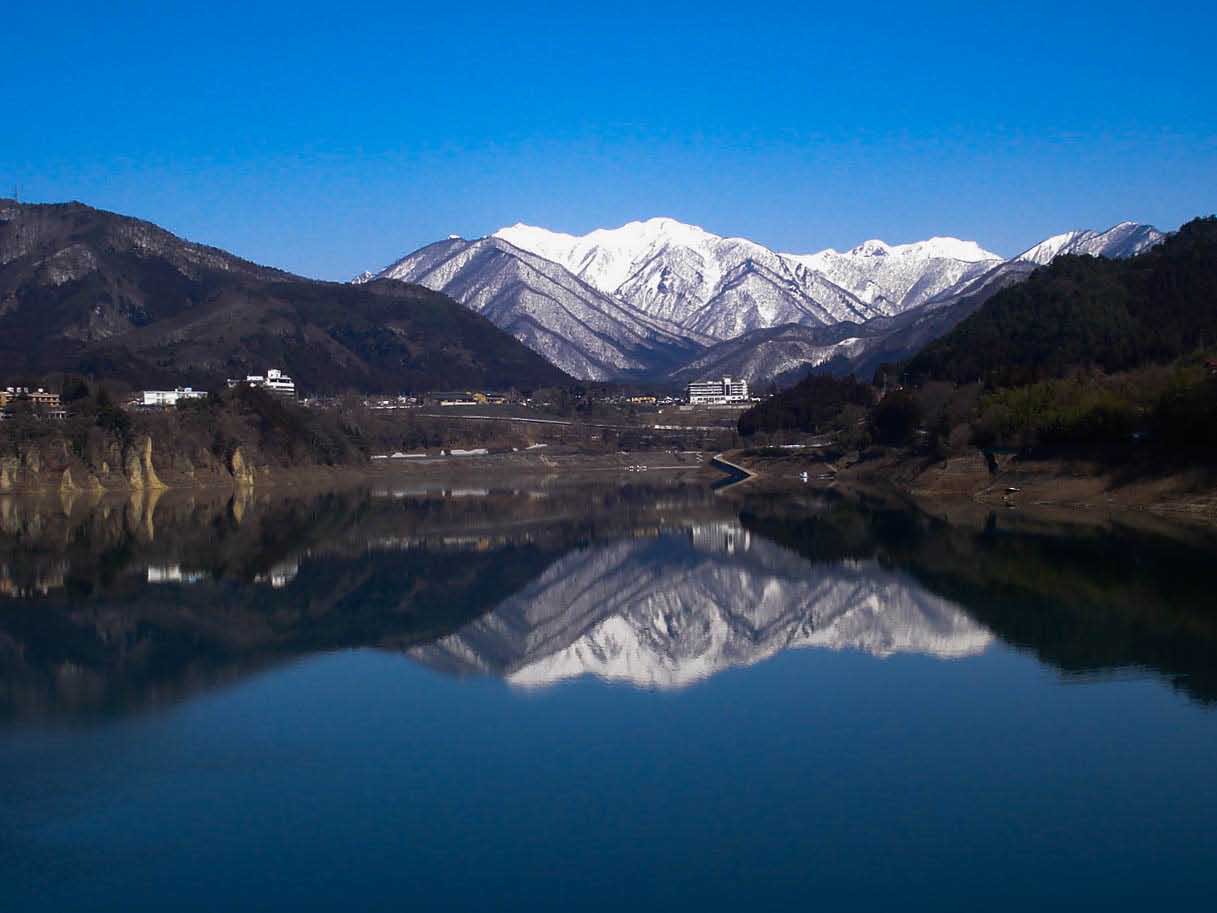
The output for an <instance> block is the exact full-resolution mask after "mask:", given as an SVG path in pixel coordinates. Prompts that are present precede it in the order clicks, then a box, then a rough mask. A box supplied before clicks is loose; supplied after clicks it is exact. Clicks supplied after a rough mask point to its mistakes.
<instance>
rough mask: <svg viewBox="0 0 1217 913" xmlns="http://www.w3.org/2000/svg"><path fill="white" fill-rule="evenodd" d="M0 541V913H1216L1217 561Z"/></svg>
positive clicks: (198, 508) (616, 508) (424, 538)
mask: <svg viewBox="0 0 1217 913" xmlns="http://www.w3.org/2000/svg"><path fill="white" fill-rule="evenodd" d="M0 520H3V530H4V532H3V534H2V535H0V570H2V572H3V573H2V574H0V581H3V583H4V588H5V589H4V592H5V595H0V682H2V688H0V909H3V910H6V911H9V910H12V911H22V910H163V909H178V910H196V909H197V910H216V909H228V910H278V909H284V910H294V909H361V910H362V909H368V910H398V909H443V910H502V909H554V910H559V909H561V910H567V909H572V908H577V909H592V910H598V909H604V910H609V909H614V910H616V909H620V908H621V907H623V906H629V907H631V908H634V909H639V910H643V909H645V910H652V909H686V908H688V909H693V908H696V909H703V910H728V909H787V908H792V907H800V908H822V909H831V910H879V909H884V910H886V909H926V910H965V909H966V910H975V909H991V910H1006V909H1010V910H1014V909H1018V910H1023V909H1027V908H1028V907H1035V908H1037V909H1106V910H1112V909H1207V908H1208V906H1209V904H1210V903H1211V900H1212V897H1213V896H1214V891H1215V889H1217V839H1215V838H1217V833H1215V829H1214V824H1213V822H1214V821H1217V772H1215V768H1214V759H1217V714H1215V712H1214V709H1213V708H1214V701H1215V700H1217V686H1215V683H1217V661H1215V660H1217V607H1215V606H1214V605H1213V601H1212V600H1211V597H1210V595H1209V587H1208V580H1209V577H1210V571H1211V567H1212V566H1213V565H1212V558H1213V556H1214V555H1217V550H1214V548H1213V542H1212V541H1211V539H1210V538H1209V537H1207V536H1205V535H1193V534H1190V533H1188V534H1183V533H1179V532H1177V531H1175V530H1168V529H1159V528H1151V529H1133V528H1130V527H1128V526H1125V525H1122V524H1119V523H1115V524H1111V523H1105V524H1102V525H1099V526H1089V527H1057V526H1049V525H1046V524H1043V523H1039V522H1037V521H1035V520H1034V519H1033V518H1022V517H1015V516H1010V515H1006V514H1003V515H1000V516H996V517H984V516H979V517H974V518H967V519H963V520H960V521H958V522H956V523H952V524H948V523H946V522H945V521H942V520H939V519H935V518H931V517H928V516H926V515H923V514H920V513H918V512H916V511H913V510H910V509H908V508H905V507H902V506H900V505H890V504H856V503H850V502H845V501H835V500H834V501H825V500H822V499H814V498H792V497H789V496H786V497H781V498H774V499H766V498H759V497H758V498H749V497H747V496H744V495H739V494H738V493H734V494H732V495H731V496H727V495H721V496H718V495H713V494H711V493H708V492H705V491H703V490H701V489H698V488H683V487H672V488H646V487H636V488H626V489H622V488H604V489H594V490H588V489H582V490H578V491H570V490H562V489H556V490H543V491H530V490H527V489H523V490H505V491H493V490H492V491H487V492H485V493H480V492H459V491H458V492H453V491H447V492H445V491H432V492H425V491H397V492H392V491H383V492H357V493H348V494H344V495H328V496H325V497H320V498H316V499H307V498H296V499H292V500H286V499H267V500H264V501H254V502H250V503H234V502H232V501H226V500H221V501H219V502H217V503H204V502H199V501H193V500H192V501H182V502H174V501H172V500H170V499H168V498H167V499H165V500H162V502H161V503H160V504H156V505H148V504H138V503H125V502H124V503H121V504H115V505H107V504H100V505H85V506H81V505H62V504H58V503H44V504H34V505H28V504H23V505H19V506H18V505H13V504H10V505H9V506H8V509H7V510H6V512H3V513H0ZM149 520H151V521H152V522H151V523H149Z"/></svg>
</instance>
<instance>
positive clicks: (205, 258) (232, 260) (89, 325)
mask: <svg viewBox="0 0 1217 913" xmlns="http://www.w3.org/2000/svg"><path fill="white" fill-rule="evenodd" d="M0 366H3V372H2V374H3V376H0V381H5V382H7V383H13V382H21V381H23V380H28V379H31V378H37V377H39V376H41V375H43V374H48V373H51V372H57V371H70V372H76V373H85V374H92V375H94V376H96V377H98V378H106V379H114V380H122V381H126V382H128V383H130V384H132V385H133V386H137V387H138V386H165V385H168V386H172V385H175V384H194V385H197V386H203V385H206V386H214V385H217V384H222V383H223V380H224V379H225V378H226V377H237V376H242V375H244V374H247V373H261V372H262V371H264V370H265V369H266V368H268V367H279V368H283V369H286V370H287V371H288V373H290V374H291V375H292V376H294V377H295V378H296V381H297V384H298V385H299V387H300V389H301V390H302V391H304V392H306V393H309V392H342V391H347V390H356V391H369V392H380V391H386V392H397V391H418V390H427V389H445V388H447V389H451V388H461V389H464V388H466V387H468V386H470V385H473V386H478V387H492V388H506V387H513V386H514V387H523V388H531V387H534V386H545V385H551V384H561V383H565V382H567V381H569V378H568V377H567V376H566V375H565V374H564V373H563V372H561V371H559V370H558V369H557V368H555V367H554V366H553V365H551V364H550V363H549V362H547V361H546V360H545V359H544V358H542V357H541V356H539V355H537V354H536V353H534V352H532V351H531V350H529V349H528V348H526V347H525V346H524V345H522V344H521V343H519V342H517V341H516V340H515V339H514V338H513V337H512V336H510V335H509V334H507V333H505V332H503V331H502V330H500V329H498V328H497V327H495V326H494V325H493V324H492V323H490V321H488V320H486V319H485V318H483V317H481V316H479V315H477V314H474V313H472V312H471V311H469V310H468V309H466V308H465V307H463V306H461V305H459V304H457V303H456V302H454V301H453V300H452V299H450V298H448V297H447V296H446V295H442V294H440V293H438V292H433V291H430V290H428V289H425V288H422V287H421V286H417V285H408V284H406V283H402V282H396V281H392V280H385V281H380V282H373V283H369V284H367V285H347V284H339V283H332V282H318V281H314V280H310V279H304V278H301V277H299V276H294V275H291V274H290V273H286V272H283V271H281V270H277V269H272V268H270V267H264V266H259V265H257V264H254V263H250V262H249V261H246V260H242V259H241V258H239V257H236V256H234V255H232V254H229V253H227V252H225V251H222V250H218V249H216V248H212V247H205V246H203V245H199V244H194V243H191V242H188V241H185V240H183V239H181V238H178V237H176V236H174V235H173V234H171V233H169V232H167V231H165V230H164V229H162V228H159V227H157V226H155V225H152V224H151V223H148V222H143V221H140V220H138V219H132V218H129V217H126V216H121V215H117V214H115V213H110V212H104V211H101V210H97V209H93V208H91V207H89V206H84V205H82V204H80V203H66V204H56V205H31V204H19V203H16V202H15V201H13V200H0Z"/></svg>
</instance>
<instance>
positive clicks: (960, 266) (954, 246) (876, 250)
mask: <svg viewBox="0 0 1217 913" xmlns="http://www.w3.org/2000/svg"><path fill="white" fill-rule="evenodd" d="M785 256H786V258H787V259H789V260H791V261H793V262H795V263H800V264H802V265H804V266H806V267H807V268H808V269H811V270H814V271H815V272H817V273H819V274H820V275H822V276H824V277H826V278H827V279H828V280H829V281H831V282H832V283H833V284H834V285H837V286H840V287H841V288H844V289H847V290H848V291H849V292H851V293H852V294H853V295H855V296H856V297H858V298H860V299H861V300H862V301H865V302H866V303H867V304H869V305H871V306H872V307H874V308H875V309H876V310H877V311H879V312H880V313H881V314H883V315H885V316H894V315H896V314H900V313H903V312H904V311H907V310H910V309H912V308H915V307H917V306H918V305H921V304H924V303H925V302H926V301H929V300H930V299H931V298H933V297H934V296H935V295H940V294H942V293H943V292H944V291H946V290H947V289H949V288H953V287H955V286H957V285H959V284H960V283H961V282H967V281H969V280H971V279H973V278H975V277H977V276H979V275H981V274H983V273H985V272H986V271H988V270H989V269H991V268H992V267H993V266H995V265H996V264H998V263H1000V262H1002V259H1003V258H1002V257H1000V256H999V255H998V254H995V253H992V252H991V251H987V250H985V249H984V248H982V247H981V246H980V245H979V244H976V243H975V242H974V241H960V240H959V239H958V238H930V239H929V240H928V241H918V242H916V243H914V244H895V245H891V244H885V243H884V242H883V241H878V240H873V241H866V242H864V243H862V244H859V245H858V246H857V247H855V248H853V249H852V250H848V251H846V252H845V253H838V252H837V251H835V250H832V249H831V248H830V249H828V250H822V251H820V252H819V253H815V254H786V255H785Z"/></svg>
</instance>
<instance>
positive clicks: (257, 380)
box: [228, 368, 296, 399]
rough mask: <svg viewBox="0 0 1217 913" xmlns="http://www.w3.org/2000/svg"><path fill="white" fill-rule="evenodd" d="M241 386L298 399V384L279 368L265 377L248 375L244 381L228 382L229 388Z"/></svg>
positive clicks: (273, 369) (270, 371)
mask: <svg viewBox="0 0 1217 913" xmlns="http://www.w3.org/2000/svg"><path fill="white" fill-rule="evenodd" d="M239 384H248V385H249V386H251V387H261V388H262V389H263V390H266V391H268V392H270V393H274V394H275V395H277V396H284V397H289V398H291V399H295V398H296V382H295V381H294V380H292V379H291V378H290V377H288V376H287V375H286V374H284V373H283V372H282V371H280V370H279V369H278V368H271V369H270V370H269V371H267V372H266V374H265V376H264V375H262V374H248V375H246V377H245V379H244V380H232V379H231V378H230V379H229V381H228V386H230V387H236V386H238V385H239Z"/></svg>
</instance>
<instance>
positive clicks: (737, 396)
mask: <svg viewBox="0 0 1217 913" xmlns="http://www.w3.org/2000/svg"><path fill="white" fill-rule="evenodd" d="M689 402H690V403H691V404H692V405H695V406H697V405H702V406H711V405H723V404H726V403H746V402H748V382H747V381H746V380H736V379H733V378H730V377H724V378H721V379H720V380H696V381H694V382H693V383H691V384H689Z"/></svg>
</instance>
